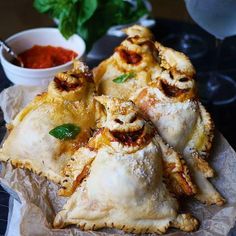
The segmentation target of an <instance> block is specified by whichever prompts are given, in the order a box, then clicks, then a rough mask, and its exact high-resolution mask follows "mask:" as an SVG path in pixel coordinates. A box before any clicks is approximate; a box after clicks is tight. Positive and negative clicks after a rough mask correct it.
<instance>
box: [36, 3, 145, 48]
mask: <svg viewBox="0 0 236 236" xmlns="http://www.w3.org/2000/svg"><path fill="white" fill-rule="evenodd" d="M34 7H35V8H36V9H37V10H38V11H39V12H40V13H48V14H49V15H50V16H51V17H53V18H56V19H58V20H59V30H60V31H61V33H62V34H63V35H64V37H65V38H69V37H70V36H71V35H73V34H75V33H78V34H79V35H80V36H81V37H82V38H83V39H84V40H85V42H86V46H87V51H89V50H90V49H91V47H92V45H93V43H94V42H95V41H97V40H98V39H99V38H100V37H102V36H103V35H104V34H105V33H106V31H107V30H108V29H109V28H110V27H111V26H114V25H119V24H129V23H132V22H135V21H136V20H138V19H139V18H140V17H141V16H143V15H145V14H148V11H147V9H146V7H145V4H144V3H143V0H136V7H133V5H131V4H130V3H129V2H128V1H124V0H112V1H111V0H34Z"/></svg>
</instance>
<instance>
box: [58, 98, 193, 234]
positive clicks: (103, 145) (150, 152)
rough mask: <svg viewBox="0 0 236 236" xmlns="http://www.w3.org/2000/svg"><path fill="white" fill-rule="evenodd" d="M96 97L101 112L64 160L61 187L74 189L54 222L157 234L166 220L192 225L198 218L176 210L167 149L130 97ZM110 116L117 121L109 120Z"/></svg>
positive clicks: (189, 227) (181, 225) (167, 223)
mask: <svg viewBox="0 0 236 236" xmlns="http://www.w3.org/2000/svg"><path fill="white" fill-rule="evenodd" d="M96 99H97V100H98V101H99V102H101V103H102V104H103V105H104V106H105V109H106V117H104V119H103V122H101V127H100V128H99V130H98V131H97V132H96V133H95V134H94V136H93V137H92V138H91V139H90V141H89V142H88V145H87V147H84V148H81V149H79V150H78V151H77V152H76V153H75V155H74V156H73V159H71V161H70V163H69V165H68V169H67V175H68V177H67V178H66V179H65V180H67V181H66V183H67V186H66V187H67V189H68V188H72V189H73V190H75V192H74V193H73V194H72V196H71V197H70V198H69V199H68V201H67V203H66V204H65V205H64V207H63V210H62V211H60V212H59V213H58V214H57V215H56V218H55V220H54V227H56V228H63V227H65V226H67V225H71V224H74V225H77V226H78V227H80V229H82V230H96V229H100V228H104V227H109V228H117V229H121V230H123V231H125V232H130V233H159V234H161V233H165V232H166V230H167V229H168V227H170V226H172V227H176V228H180V229H182V230H184V231H192V230H195V229H196V228H197V226H198V221H197V220H196V219H195V218H193V217H192V216H191V215H189V214H178V202H177V200H176V199H175V198H174V197H173V196H172V194H170V192H169V190H168V187H167V186H166V184H165V175H164V172H165V171H166V169H165V168H164V167H163V162H165V160H164V159H162V156H163V155H168V154H169V156H167V159H168V158H170V160H171V159H172V157H170V155H172V154H171V153H172V151H171V150H169V149H168V148H166V149H165V148H163V147H161V145H164V143H161V144H160V145H159V143H158V142H159V141H160V137H159V136H158V135H157V134H156V133H155V129H154V128H153V126H152V125H151V124H150V122H148V121H146V120H144V119H143V118H142V117H141V116H140V114H138V113H137V109H136V108H135V106H134V104H133V103H132V102H127V101H122V100H119V99H116V98H110V97H106V96H101V97H97V98H96ZM134 116H135V117H136V118H135V119H134ZM118 119H119V120H118ZM114 120H117V123H118V124H119V125H118V126H115V125H112V126H111V125H110V123H111V122H112V121H114ZM129 127H130V129H131V130H129ZM163 150H165V151H166V152H169V153H165V152H163ZM71 183H72V184H71Z"/></svg>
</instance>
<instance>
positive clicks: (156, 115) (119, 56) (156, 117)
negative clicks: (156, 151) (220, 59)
mask: <svg viewBox="0 0 236 236" xmlns="http://www.w3.org/2000/svg"><path fill="white" fill-rule="evenodd" d="M125 31H126V32H127V34H128V38H127V39H125V40H124V41H123V42H122V43H121V44H120V45H119V46H118V47H117V48H116V50H115V52H114V54H113V55H112V56H111V57H110V58H108V59H106V60H105V61H103V62H102V63H101V64H100V65H99V66H98V67H97V68H95V69H94V77H95V82H96V86H97V88H98V91H99V93H101V94H104V95H109V96H114V97H118V98H120V97H123V98H125V99H131V100H132V101H133V102H134V103H135V104H136V105H137V106H138V107H139V109H141V111H142V112H143V113H144V114H145V115H146V116H147V117H149V118H150V119H151V121H152V122H153V123H154V125H155V126H156V128H157V129H158V132H159V133H160V136H161V137H162V138H163V139H164V141H165V142H166V143H168V144H169V145H170V146H172V147H173V148H174V149H175V150H177V151H178V152H180V153H182V154H183V156H184V158H185V161H186V162H187V164H188V165H189V168H190V170H191V173H192V175H193V176H194V180H195V182H196V184H197V187H198V188H199V191H198V193H197V194H196V198H197V199H199V200H201V201H202V202H205V203H208V204H218V205H221V204H223V202H224V199H223V198H222V197H221V196H220V194H219V193H218V192H217V191H216V190H215V189H214V188H213V186H212V185H211V184H210V182H208V180H207V177H212V176H213V170H212V169H211V167H210V166H209V164H208V163H207V161H206V160H205V158H206V157H207V156H208V155H209V152H210V148H211V144H212V139H213V122H212V120H211V118H210V115H209V114H208V113H207V112H206V111H205V108H204V107H203V106H202V105H201V103H200V102H199V100H198V96H197V94H196V86H195V81H194V76H195V70H194V68H193V66H192V64H191V62H190V61H189V59H188V58H187V57H186V56H185V55H184V54H183V53H180V52H177V51H175V50H173V49H171V48H167V47H164V46H163V45H161V44H160V43H158V42H154V41H153V37H152V34H151V32H150V31H148V29H146V28H144V27H141V26H132V27H130V28H128V29H126V30H125ZM129 73H132V75H133V76H132V77H129V78H128V79H127V80H125V81H123V82H120V83H116V82H114V81H115V78H119V76H121V75H123V74H129ZM199 176H200V177H199ZM206 186H207V187H206Z"/></svg>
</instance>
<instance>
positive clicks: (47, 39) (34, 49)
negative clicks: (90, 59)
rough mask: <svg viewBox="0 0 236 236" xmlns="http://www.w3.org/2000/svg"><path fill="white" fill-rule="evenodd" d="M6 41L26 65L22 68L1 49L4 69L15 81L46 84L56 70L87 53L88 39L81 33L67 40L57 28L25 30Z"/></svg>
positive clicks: (0, 54)
mask: <svg viewBox="0 0 236 236" xmlns="http://www.w3.org/2000/svg"><path fill="white" fill-rule="evenodd" d="M5 41H6V43H7V44H8V45H9V46H10V47H11V48H12V49H13V50H14V51H15V52H16V53H17V55H18V57H19V58H20V59H21V61H22V62H23V64H24V67H20V66H19V65H18V63H17V62H16V61H14V60H13V59H12V57H11V56H10V55H8V53H7V52H6V51H5V50H4V49H3V48H2V49H1V51H0V58H1V63H2V66H3V69H4V71H5V74H6V76H7V78H8V79H9V80H10V81H12V82H13V83H14V84H20V85H29V86H34V85H35V86H37V85H39V86H40V85H41V86H44V85H45V86H46V85H47V84H48V83H49V82H50V80H52V79H53V78H54V76H55V74H56V73H58V72H61V71H66V70H68V69H70V68H71V67H72V66H73V60H75V59H79V58H82V57H84V56H85V48H86V47H85V42H84V40H83V39H82V38H81V37H80V36H78V35H73V36H71V37H70V38H69V39H65V38H64V37H63V36H62V35H61V33H60V31H59V30H58V29H56V28H37V29H31V30H25V31H22V32H20V33H17V34H15V35H13V36H11V37H9V38H8V39H6V40H5Z"/></svg>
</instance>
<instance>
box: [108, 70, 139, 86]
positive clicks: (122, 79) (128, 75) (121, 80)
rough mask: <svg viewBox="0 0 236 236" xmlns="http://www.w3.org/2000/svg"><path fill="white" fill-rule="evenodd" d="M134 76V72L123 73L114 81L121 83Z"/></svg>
mask: <svg viewBox="0 0 236 236" xmlns="http://www.w3.org/2000/svg"><path fill="white" fill-rule="evenodd" d="M134 76H135V74H134V73H133V72H131V73H127V74H122V75H120V76H118V77H116V78H115V79H113V80H112V81H113V82H114V83H117V84H121V83H124V82H125V81H126V80H128V79H131V78H133V77H134Z"/></svg>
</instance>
